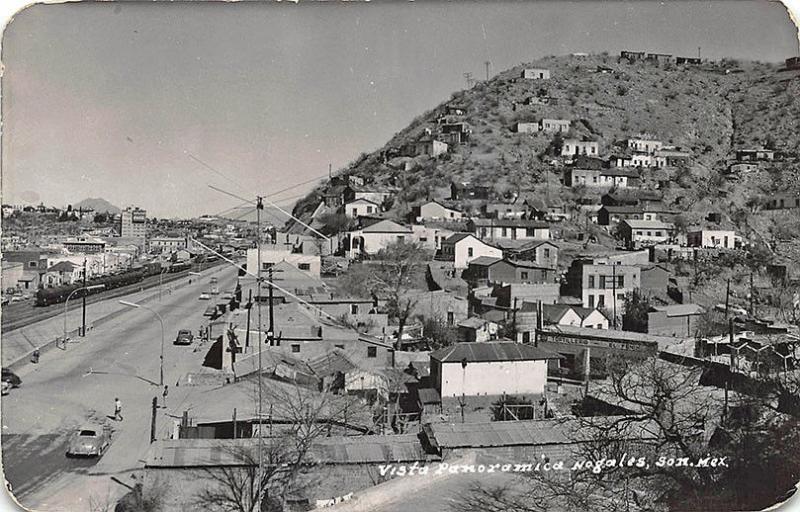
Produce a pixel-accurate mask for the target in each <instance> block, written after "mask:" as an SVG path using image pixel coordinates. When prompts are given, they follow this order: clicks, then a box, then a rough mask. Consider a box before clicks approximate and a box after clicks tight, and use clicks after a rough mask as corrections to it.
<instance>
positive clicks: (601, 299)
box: [597, 295, 606, 308]
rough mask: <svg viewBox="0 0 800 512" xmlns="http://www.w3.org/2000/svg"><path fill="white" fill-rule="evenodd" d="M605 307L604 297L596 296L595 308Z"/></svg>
mask: <svg viewBox="0 0 800 512" xmlns="http://www.w3.org/2000/svg"><path fill="white" fill-rule="evenodd" d="M605 305H606V296H605V295H598V296H597V307H598V308H602V307H603V306H605Z"/></svg>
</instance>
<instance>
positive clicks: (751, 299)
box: [750, 272, 756, 317]
mask: <svg viewBox="0 0 800 512" xmlns="http://www.w3.org/2000/svg"><path fill="white" fill-rule="evenodd" d="M754 299H755V297H754V296H753V273H752V272H750V314H751V315H753V317H755V316H756V310H755V309H753V306H754Z"/></svg>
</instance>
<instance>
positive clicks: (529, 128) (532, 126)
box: [514, 123, 539, 133]
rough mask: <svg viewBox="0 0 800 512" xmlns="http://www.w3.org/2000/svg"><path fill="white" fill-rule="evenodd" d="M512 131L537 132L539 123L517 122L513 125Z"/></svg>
mask: <svg viewBox="0 0 800 512" xmlns="http://www.w3.org/2000/svg"><path fill="white" fill-rule="evenodd" d="M514 131H515V132H517V133H537V132H538V131H539V123H517V124H515V125H514Z"/></svg>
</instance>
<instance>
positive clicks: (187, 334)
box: [172, 329, 194, 345]
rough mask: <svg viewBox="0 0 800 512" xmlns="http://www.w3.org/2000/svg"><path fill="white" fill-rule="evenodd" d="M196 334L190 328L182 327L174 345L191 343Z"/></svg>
mask: <svg viewBox="0 0 800 512" xmlns="http://www.w3.org/2000/svg"><path fill="white" fill-rule="evenodd" d="M193 339H194V336H193V335H192V331H190V330H189V329H181V330H180V331H178V337H177V338H175V341H173V342H172V344H173V345H191V344H192V340H193Z"/></svg>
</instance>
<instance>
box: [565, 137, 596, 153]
mask: <svg viewBox="0 0 800 512" xmlns="http://www.w3.org/2000/svg"><path fill="white" fill-rule="evenodd" d="M598 154H600V144H599V143H598V142H597V141H583V140H579V139H564V141H563V142H562V144H561V156H573V155H584V156H597V155H598Z"/></svg>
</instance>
